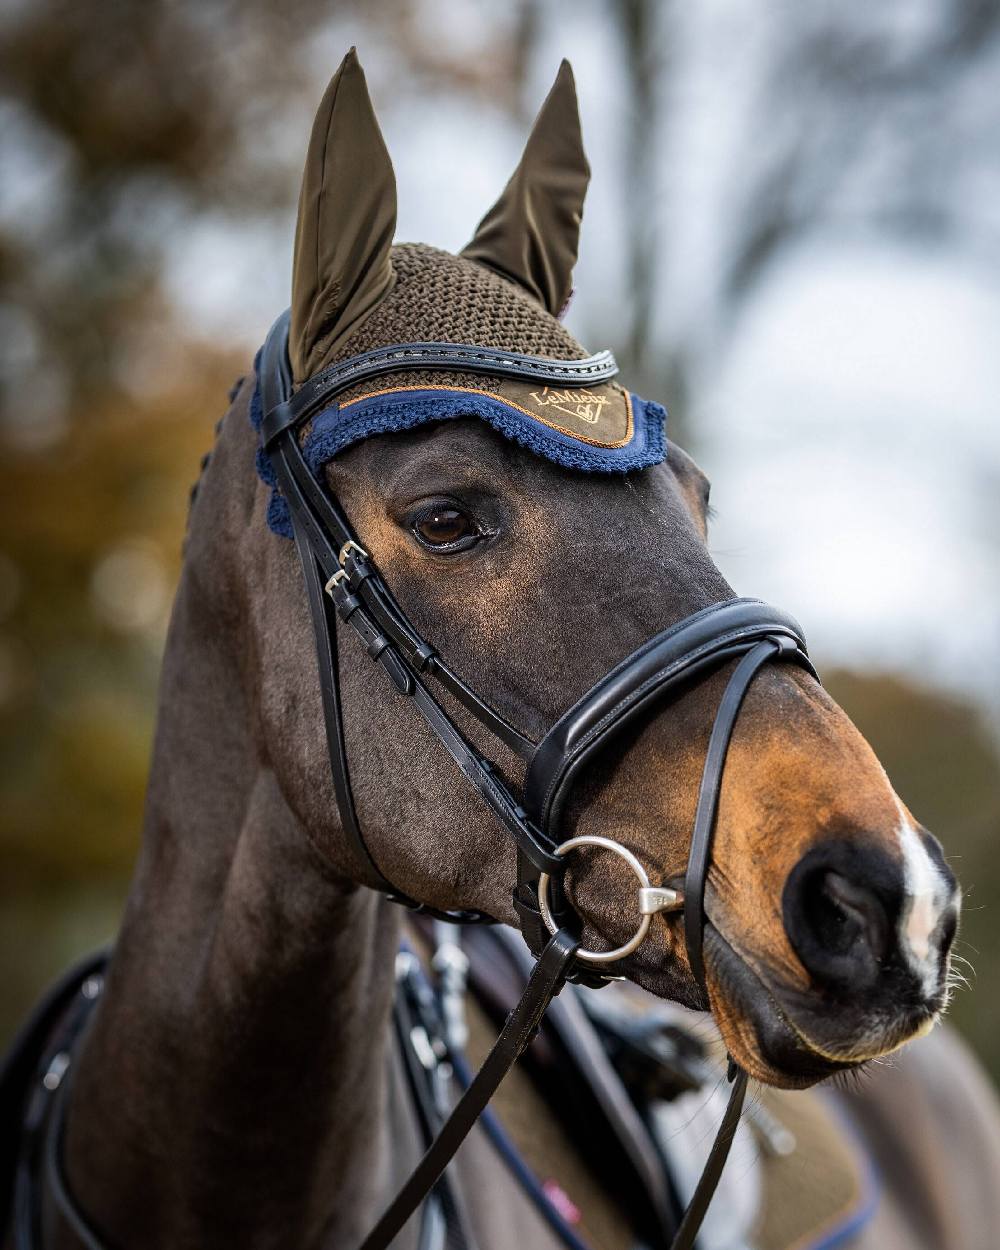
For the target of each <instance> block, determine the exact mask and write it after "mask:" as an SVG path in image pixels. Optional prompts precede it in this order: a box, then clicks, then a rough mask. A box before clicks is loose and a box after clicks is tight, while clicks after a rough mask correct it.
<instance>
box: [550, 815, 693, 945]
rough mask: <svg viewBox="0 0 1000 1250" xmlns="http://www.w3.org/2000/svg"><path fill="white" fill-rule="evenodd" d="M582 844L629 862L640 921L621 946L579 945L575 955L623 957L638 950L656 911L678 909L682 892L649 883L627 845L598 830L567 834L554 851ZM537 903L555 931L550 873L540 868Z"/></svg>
mask: <svg viewBox="0 0 1000 1250" xmlns="http://www.w3.org/2000/svg"><path fill="white" fill-rule="evenodd" d="M581 846H598V847H601V849H602V850H605V851H613V852H614V854H615V855H618V856H619V857H620V858H621V859H623V860H624V861H625V863H626V864H628V866H629V867H630V868H631V869H632V871H633V872H634V873H635V875H636V877H637V878H638V880H639V911H640V914H641V917H642V918H641V920H640V921H639V927H638V929H636V931H635V933H634V934H633V935H632V937H630V938H629V940H628V941H627V942H626V943H625V944H624V945H623V946H616V947H615V949H614V950H610V951H590V950H585V949H584V948H583V947H581V948H580V949H579V950H578V951H577V952H576V956H577V958H578V959H582V960H584V961H586V962H587V963H592V964H610V963H614V961H615V960H616V959H624V958H625V956H626V955H631V954H632V952H633V951H634V950H638V948H639V947H640V946H641V945H642V943H643V942H644V941H645V940H646V934H647V933H648V932H649V926H650V924H651V923H652V920H653V917H654V916H655V915H656V913H657V912H661V911H679V910H680V909H681V908H682V907H683V906H684V896H683V894H682V893H681V891H680V890H672V889H670V888H669V886H659V885H656V886H654V885H651V884H650V881H649V874H648V873H647V872H646V870H645V868H643V866H642V864H641V863H640V862H639V861H638V859H636V857H635V856H634V855H633V854H632V852H631V851H630V850H628V848H627V847H624V846H622V845H621V843H620V842H613V841H612V840H611V838H601V837H598V836H597V834H581V835H580V836H579V837H577V838H570V839H569V841H568V842H564V843H563V844H562V846H557V847H556V849H555V854H556V855H565V854H567V853H568V852H569V851H575V850H576V849H577V848H578V847H581ZM538 907H539V910H540V911H541V913H542V919H543V920H544V921H545V927H546V929H548V931H549V932H550V933H551V934H555V933H556V932H557V930H558V928H559V926H558V925H557V924H556V922H555V919H554V918H553V915H552V909H551V908H550V906H549V873H547V872H543V873H542V874H541V875H540V876H539V878H538Z"/></svg>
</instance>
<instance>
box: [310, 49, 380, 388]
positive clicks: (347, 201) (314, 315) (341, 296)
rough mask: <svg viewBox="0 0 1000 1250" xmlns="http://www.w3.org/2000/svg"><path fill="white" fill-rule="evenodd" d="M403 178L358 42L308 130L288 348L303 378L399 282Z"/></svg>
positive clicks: (312, 370) (319, 366)
mask: <svg viewBox="0 0 1000 1250" xmlns="http://www.w3.org/2000/svg"><path fill="white" fill-rule="evenodd" d="M395 229H396V178H395V175H394V174H393V170H392V162H391V161H390V159H389V153H388V151H387V150H386V146H385V141H384V140H383V138H382V132H381V130H380V129H379V125H378V121H377V120H376V118H375V110H374V109H373V107H372V102H371V98H370V96H369V94H368V86H367V83H366V82H365V75H364V71H363V70H362V68H361V65H360V64H359V62H358V58H357V53H356V52H355V50H354V49H353V48H352V49H351V51H350V52H348V54H347V56H345V57H344V60H343V62H342V63H341V66H340V68H339V69H338V70H337V72H336V74H335V75H334V76H333V78H332V80H331V82H330V85H329V86H328V87H327V89H326V94H325V95H324V96H323V100H322V102H321V104H320V106H319V111H318V112H317V114H316V120H315V122H314V123H313V129H312V136H311V138H310V140H309V152H308V155H307V156H306V167H305V173H304V174H303V178H302V192H301V195H300V197H299V215H298V222H297V224H296V229H295V259H294V266H293V270H292V309H291V332H290V336H289V354H290V356H291V363H292V372H293V374H294V377H295V380H296V382H302V381H304V380H305V379H306V378H309V377H311V376H312V375H313V374H314V373H316V372H318V370H319V369H320V368H321V367H322V366H323V365H324V364H325V363H327V362H328V361H329V359H330V358H331V357H332V356H333V354H334V353H335V352H336V349H337V348H338V346H339V345H340V344H341V343H343V342H344V340H345V339H347V338H348V336H349V335H350V334H352V333H353V331H354V330H356V329H357V327H358V326H359V325H360V323H361V322H362V321H363V320H364V319H365V317H367V316H368V314H369V313H370V312H371V311H372V310H373V309H374V308H375V307H376V305H377V304H378V303H379V302H380V301H381V300H382V299H383V298H384V297H385V295H386V294H387V293H388V291H389V290H390V289H391V288H392V284H393V280H394V279H393V271H392V262H391V260H390V247H391V245H392V236H393V233H394V231H395Z"/></svg>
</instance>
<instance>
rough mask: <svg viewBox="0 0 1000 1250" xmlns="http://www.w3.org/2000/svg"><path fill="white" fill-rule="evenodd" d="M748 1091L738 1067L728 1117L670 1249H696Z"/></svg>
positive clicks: (724, 1117) (723, 1118)
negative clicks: (699, 1233)
mask: <svg viewBox="0 0 1000 1250" xmlns="http://www.w3.org/2000/svg"><path fill="white" fill-rule="evenodd" d="M746 1092H747V1074H746V1073H745V1072H744V1071H743V1070H742V1069H741V1068H737V1069H736V1073H735V1076H734V1078H733V1092H732V1093H731V1094H730V1095H729V1102H728V1103H727V1104H726V1112H725V1115H724V1116H723V1117H722V1123H721V1124H720V1125H719V1131H718V1132H717V1133H716V1135H715V1141H714V1142H713V1143H712V1149H711V1151H710V1152H709V1155H708V1159H707V1161H706V1163H705V1169H704V1171H703V1172H702V1174H701V1176H699V1177H698V1184H697V1185H696V1186H695V1190H694V1193H693V1194H692V1195H691V1201H690V1202H689V1203H688V1205H687V1209H686V1210H685V1212H684V1216H683V1218H682V1219H681V1224H680V1228H678V1230H677V1236H676V1237H675V1238H674V1240H673V1241H672V1242H671V1245H670V1250H692V1247H693V1246H694V1242H695V1238H696V1237H697V1236H698V1230H699V1229H700V1228H701V1225H702V1221H703V1220H704V1218H705V1212H706V1211H707V1210H708V1206H709V1203H710V1202H711V1201H712V1198H713V1196H714V1195H715V1191H716V1189H717V1188H718V1185H719V1181H720V1180H721V1179H722V1170H723V1168H724V1167H725V1166H726V1160H727V1159H728V1158H729V1151H730V1149H731V1147H732V1144H733V1138H734V1137H735V1136H736V1126H737V1124H739V1122H740V1112H741V1111H742V1110H743V1101H744V1099H745V1098H746Z"/></svg>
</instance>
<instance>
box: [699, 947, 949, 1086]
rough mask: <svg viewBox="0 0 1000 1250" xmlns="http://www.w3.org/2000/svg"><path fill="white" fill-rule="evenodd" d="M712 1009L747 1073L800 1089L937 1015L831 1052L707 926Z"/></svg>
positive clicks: (899, 1040)
mask: <svg viewBox="0 0 1000 1250" xmlns="http://www.w3.org/2000/svg"><path fill="white" fill-rule="evenodd" d="M705 951H706V955H707V956H708V964H709V969H710V972H711V985H710V988H711V997H712V1007H713V1010H714V1012H715V1017H716V1020H717V1022H718V1025H719V1031H720V1032H721V1034H722V1037H723V1040H724V1041H725V1043H726V1046H727V1047H728V1049H729V1053H730V1054H731V1055H732V1057H733V1059H734V1060H735V1061H736V1062H737V1063H738V1064H739V1065H740V1067H742V1068H743V1069H744V1070H745V1071H746V1072H748V1073H749V1074H750V1075H751V1076H753V1077H756V1078H757V1079H758V1080H760V1081H763V1082H765V1083H766V1084H768V1085H774V1086H778V1087H779V1088H782V1089H805V1088H807V1087H808V1086H810V1085H815V1084H816V1083H817V1082H818V1081H822V1080H824V1079H825V1078H827V1077H831V1076H836V1075H838V1074H842V1073H846V1072H851V1071H856V1070H857V1069H858V1068H860V1067H861V1066H862V1065H863V1064H864V1063H865V1062H867V1061H868V1060H871V1059H876V1058H879V1057H881V1056H883V1055H887V1054H890V1053H891V1052H892V1051H894V1050H898V1049H899V1048H900V1047H901V1046H904V1045H906V1043H907V1042H910V1041H912V1040H914V1039H915V1038H917V1037H920V1036H922V1035H923V1034H925V1033H927V1032H929V1031H930V1029H931V1028H933V1026H934V1023H935V1021H936V1019H937V1014H938V1013H930V1012H920V1013H918V1014H917V1015H915V1016H914V1017H913V1018H910V1017H907V1018H906V1019H905V1020H900V1021H899V1023H898V1024H897V1026H896V1027H895V1028H894V1029H893V1030H892V1032H891V1034H886V1035H882V1036H881V1037H880V1038H879V1041H878V1042H877V1043H871V1044H869V1045H868V1046H867V1048H866V1049H862V1050H859V1051H858V1052H857V1053H855V1052H854V1050H853V1049H852V1051H851V1053H843V1052H839V1053H831V1050H830V1049H829V1048H828V1047H827V1046H824V1045H823V1044H822V1043H821V1042H819V1041H817V1040H814V1039H813V1038H811V1037H809V1036H807V1035H806V1033H805V1032H804V1031H803V1029H802V1027H801V1026H799V1025H797V1024H796V1023H795V1022H794V1020H793V1019H792V1018H791V1016H790V1015H789V1013H788V1011H787V1010H786V1009H785V1008H784V1007H783V1006H782V1004H781V1003H780V1002H779V1001H778V999H777V998H776V996H775V994H774V993H773V991H772V990H771V989H770V988H769V987H768V985H767V984H766V982H765V981H764V980H763V978H762V977H761V976H760V975H759V973H758V972H757V971H756V970H755V969H753V968H752V967H751V966H750V964H748V963H747V962H746V960H745V959H743V958H742V957H741V956H740V955H739V954H737V952H736V951H735V950H734V949H733V947H732V946H731V945H730V944H729V943H728V942H727V941H726V939H725V938H724V937H723V936H722V935H721V933H719V931H718V930H717V929H716V928H715V927H714V926H712V925H707V926H706V929H705Z"/></svg>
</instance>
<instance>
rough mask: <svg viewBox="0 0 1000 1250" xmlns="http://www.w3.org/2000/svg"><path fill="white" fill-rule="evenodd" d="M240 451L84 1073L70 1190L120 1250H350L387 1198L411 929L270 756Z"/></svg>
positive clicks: (79, 1075) (200, 515)
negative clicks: (324, 830)
mask: <svg viewBox="0 0 1000 1250" xmlns="http://www.w3.org/2000/svg"><path fill="white" fill-rule="evenodd" d="M234 415H240V416H241V415H242V414H233V413H231V414H230V420H229V421H228V422H227V425H229V426H231V425H233V421H232V417H233V416H234ZM244 439H245V434H244V433H243V432H242V431H241V432H239V433H237V432H236V431H233V432H232V433H231V437H230V438H229V439H228V440H227V438H226V435H225V432H224V435H223V436H222V437H221V438H220V444H219V445H218V446H217V448H216V452H215V453H213V460H215V459H218V460H219V461H221V462H223V463H220V464H218V465H216V464H213V465H212V466H211V468H210V471H209V474H208V475H207V477H206V479H203V482H202V484H201V488H200V492H199V500H198V509H197V515H196V520H197V527H196V530H194V531H192V535H191V540H190V542H189V550H188V557H187V560H186V563H185V569H184V573H183V576H182V580H181V586H180V589H179V591H178V596H177V600H176V603H175V607H174V614H173V618H172V622H171V628H170V633H169V637H168V643H167V648H166V653H165V658H164V665H163V676H162V684H161V696H160V709H159V716H158V722H157V734H156V742H155V747H154V753H153V760H152V770H151V777H150V784H149V790H148V795H147V803H146V814H145V822H144V831H143V846H142V852H141V855H140V858H139V863H138V866H137V869H136V874H135V877H134V880H133V884H132V888H131V891H130V895H129V900H128V905H127V908H126V914H125V919H124V922H123V926H122V929H121V934H120V937H119V940H118V942H117V945H116V949H115V953H114V957H113V960H112V963H111V967H110V969H109V974H108V977H107V984H106V990H105V994H104V996H103V997H102V1000H101V1005H100V1007H99V1010H98V1013H97V1016H96V1018H95V1020H94V1023H93V1027H92V1028H91V1030H90V1032H89V1034H88V1037H87V1039H86V1044H85V1046H84V1048H83V1050H82V1053H81V1054H80V1056H79V1058H78V1060H77V1062H76V1065H75V1072H74V1076H73V1086H72V1091H71V1093H72V1098H71V1102H70V1106H69V1119H68V1124H67V1137H66V1167H67V1172H68V1176H69V1181H70V1187H71V1189H72V1190H73V1191H74V1192H75V1194H76V1196H77V1199H78V1201H79V1202H80V1205H81V1206H82V1207H83V1209H84V1211H85V1212H86V1213H88V1214H89V1215H90V1217H91V1218H92V1220H93V1221H94V1223H95V1224H96V1225H97V1226H98V1227H99V1228H100V1229H102V1230H103V1231H104V1232H105V1233H106V1235H107V1238H108V1240H109V1241H110V1242H111V1243H112V1244H117V1245H140V1244H141V1245H146V1246H150V1247H156V1246H166V1245H169V1246H171V1247H177V1246H188V1245H191V1246H195V1245H197V1246H205V1245H223V1244H225V1245H230V1244H231V1245H237V1244H238V1245H241V1246H246V1247H254V1248H255V1247H265V1246H272V1245H274V1246H278V1245H280V1246H283V1247H286V1246H289V1245H313V1244H317V1243H318V1242H319V1241H320V1240H326V1239H327V1238H329V1244H335V1245H336V1244H349V1242H350V1240H353V1239H354V1227H353V1223H352V1224H351V1226H350V1230H349V1231H348V1227H347V1225H346V1224H345V1221H346V1220H347V1219H348V1218H351V1219H352V1220H355V1219H360V1220H361V1221H362V1222H363V1221H364V1219H366V1218H368V1214H369V1212H368V1210H366V1209H365V1206H366V1202H365V1195H366V1194H367V1195H370V1196H371V1197H370V1199H369V1201H368V1206H369V1207H372V1208H373V1207H374V1205H375V1196H376V1194H377V1191H378V1189H380V1188H381V1187H382V1186H381V1185H380V1184H379V1176H378V1171H377V1168H376V1166H375V1164H376V1158H377V1157H381V1158H385V1152H384V1151H383V1150H382V1149H381V1147H382V1146H383V1145H384V1144H385V1143H384V1142H383V1141H382V1140H381V1136H380V1131H379V1125H381V1124H382V1123H383V1122H384V1117H383V1115H382V1112H383V1110H384V1107H385V1097H386V1090H385V1072H386V1055H385V1050H386V1047H385V1039H386V1037H387V1035H388V1018H389V1005H390V1000H391V994H392V967H393V953H394V949H395V945H396V941H397V929H396V925H395V923H394V922H393V921H392V920H389V919H387V915H386V912H387V910H388V911H391V910H393V909H387V907H386V905H385V904H384V903H383V902H381V901H380V900H377V899H376V897H375V896H374V895H372V894H371V893H370V892H369V891H365V890H359V889H357V888H356V887H354V886H353V885H351V884H350V883H349V882H346V881H344V880H343V879H341V878H338V877H337V876H336V875H335V874H334V873H333V871H332V870H331V869H330V868H329V867H328V866H327V864H326V863H325V862H324V861H323V860H322V859H321V857H320V855H319V853H318V852H317V851H316V850H314V849H313V847H312V846H311V844H310V842H309V840H308V838H307V837H306V834H305V832H304V830H303V829H302V827H301V826H300V825H299V822H298V820H297V819H296V817H295V815H294V814H293V812H292V811H291V809H290V807H289V805H288V804H287V803H286V801H285V799H284V798H283V796H282V794H281V792H280V790H279V787H278V785H277V783H276V781H275V778H274V775H273V774H272V773H271V772H270V771H269V769H268V768H267V766H266V763H263V762H261V761H260V760H259V759H258V753H257V752H256V751H255V747H254V743H253V740H252V736H251V728H250V727H251V725H252V723H253V694H252V674H251V675H250V676H248V675H247V674H246V673H245V672H244V671H243V668H244V666H245V657H246V655H247V654H248V648H247V641H248V640H247V639H246V638H244V637H243V636H242V635H241V629H242V628H243V627H242V626H241V625H240V619H241V618H243V619H245V613H241V612H239V611H236V610H234V609H233V607H232V602H231V601H232V596H233V577H234V575H235V574H234V571H233V570H228V571H227V570H226V568H225V566H224V563H223V561H224V558H225V557H224V554H223V548H226V549H227V550H229V551H233V550H235V549H237V548H238V546H239V544H238V542H237V543H231V542H230V541H229V540H230V539H231V537H232V535H227V532H226V531H227V526H226V522H225V518H226V516H238V515H240V514H242V516H243V517H246V516H247V514H248V511H249V509H247V508H246V507H245V506H244V505H245V504H246V502H247V501H246V500H245V499H240V498H233V490H234V489H236V488H235V487H234V486H233V485H232V483H233V482H234V474H232V473H227V472H226V464H225V462H226V461H231V460H232V458H233V457H232V449H231V448H230V449H229V450H227V443H228V444H232V445H238V444H240V443H241V442H242V441H243V440H244ZM243 450H244V451H245V448H244V449H243ZM238 459H239V461H240V462H241V463H246V457H245V456H244V455H240V456H239V457H238ZM230 467H232V465H231V464H230ZM252 485H253V484H252V483H250V484H246V483H244V484H243V485H242V487H241V488H242V489H244V490H247V489H252ZM203 495H207V496H208V497H207V498H202V496H203ZM213 526H214V527H215V535H214V538H212V537H211V533H212V529H213ZM206 535H208V536H207V537H206ZM348 1193H350V1194H351V1195H352V1200H351V1201H350V1202H347V1201H346V1200H345V1195H346V1194H348ZM349 1211H350V1212H351V1213H352V1215H351V1217H348V1215H347V1213H348V1212H349ZM338 1229H339V1230H340V1231H339V1232H338Z"/></svg>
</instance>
